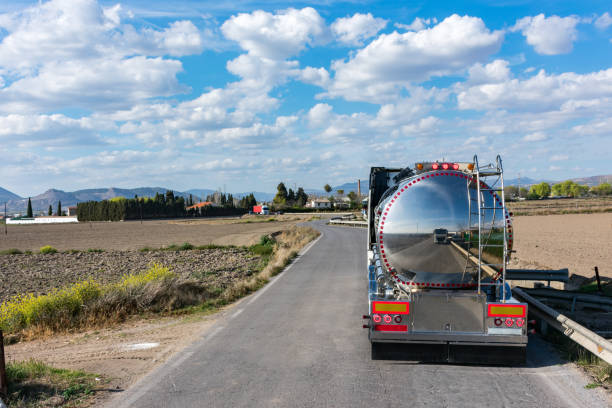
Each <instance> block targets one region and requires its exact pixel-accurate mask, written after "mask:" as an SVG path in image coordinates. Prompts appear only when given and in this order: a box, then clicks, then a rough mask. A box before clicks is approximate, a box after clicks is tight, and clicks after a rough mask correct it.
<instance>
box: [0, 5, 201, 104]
mask: <svg viewBox="0 0 612 408" xmlns="http://www.w3.org/2000/svg"><path fill="white" fill-rule="evenodd" d="M124 15H125V13H123V11H122V9H121V7H120V6H118V5H117V6H112V7H108V8H102V7H100V5H99V4H98V3H97V1H96V0H51V1H48V2H45V3H42V4H39V5H37V6H32V7H30V8H27V9H25V10H23V11H21V12H17V13H13V14H4V15H2V18H1V19H0V26H1V27H2V28H4V29H5V30H6V35H5V36H4V37H3V38H2V39H1V40H0V83H2V84H3V86H2V87H0V100H1V101H2V102H1V103H0V105H1V107H0V109H2V110H4V111H6V112H11V111H15V110H19V111H21V110H23V111H26V112H28V111H52V110H56V109H61V108H65V107H78V108H79V109H90V110H94V109H98V108H99V109H117V108H120V107H127V106H128V105H130V104H132V103H134V102H136V101H141V100H143V99H148V98H154V97H158V96H169V95H173V94H176V93H179V92H183V91H184V90H185V88H184V87H181V86H179V84H178V81H177V79H176V74H177V73H178V72H180V71H181V70H182V64H181V62H180V61H178V60H173V59H168V58H159V57H162V56H183V55H188V54H194V53H199V52H201V51H202V49H203V47H204V44H203V42H202V37H201V35H200V33H199V31H198V29H197V28H196V27H195V25H194V24H193V23H192V22H190V21H176V22H172V23H170V25H169V26H168V27H167V28H165V29H163V30H154V29H150V28H146V29H142V30H140V31H139V30H137V29H136V28H134V27H133V26H132V25H129V24H122V22H121V18H122V16H124ZM156 57H157V58H156Z"/></svg>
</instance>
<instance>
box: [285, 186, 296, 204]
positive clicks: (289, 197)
mask: <svg viewBox="0 0 612 408" xmlns="http://www.w3.org/2000/svg"><path fill="white" fill-rule="evenodd" d="M287 204H289V205H293V204H295V193H294V192H293V190H292V189H289V192H288V193H287Z"/></svg>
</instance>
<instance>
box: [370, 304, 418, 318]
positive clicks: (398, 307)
mask: <svg viewBox="0 0 612 408" xmlns="http://www.w3.org/2000/svg"><path fill="white" fill-rule="evenodd" d="M372 313H391V314H405V315H407V314H410V303H408V302H372Z"/></svg>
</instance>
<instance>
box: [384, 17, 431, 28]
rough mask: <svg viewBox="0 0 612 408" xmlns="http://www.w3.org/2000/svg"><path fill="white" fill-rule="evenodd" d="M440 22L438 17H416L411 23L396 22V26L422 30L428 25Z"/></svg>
mask: <svg viewBox="0 0 612 408" xmlns="http://www.w3.org/2000/svg"><path fill="white" fill-rule="evenodd" d="M437 22H438V19H437V18H435V17H434V18H420V17H416V18H415V19H414V21H413V22H412V23H410V24H400V23H396V24H395V27H397V28H401V29H403V30H408V31H421V30H422V29H424V28H426V27H428V26H429V25H431V24H436V23H437Z"/></svg>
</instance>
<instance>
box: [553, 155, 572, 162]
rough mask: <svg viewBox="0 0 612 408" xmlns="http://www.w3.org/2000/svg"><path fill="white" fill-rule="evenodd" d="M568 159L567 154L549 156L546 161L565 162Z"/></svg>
mask: <svg viewBox="0 0 612 408" xmlns="http://www.w3.org/2000/svg"><path fill="white" fill-rule="evenodd" d="M567 159H569V156H568V155H567V154H555V155H552V156H550V158H549V159H548V160H549V161H565V160H567Z"/></svg>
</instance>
